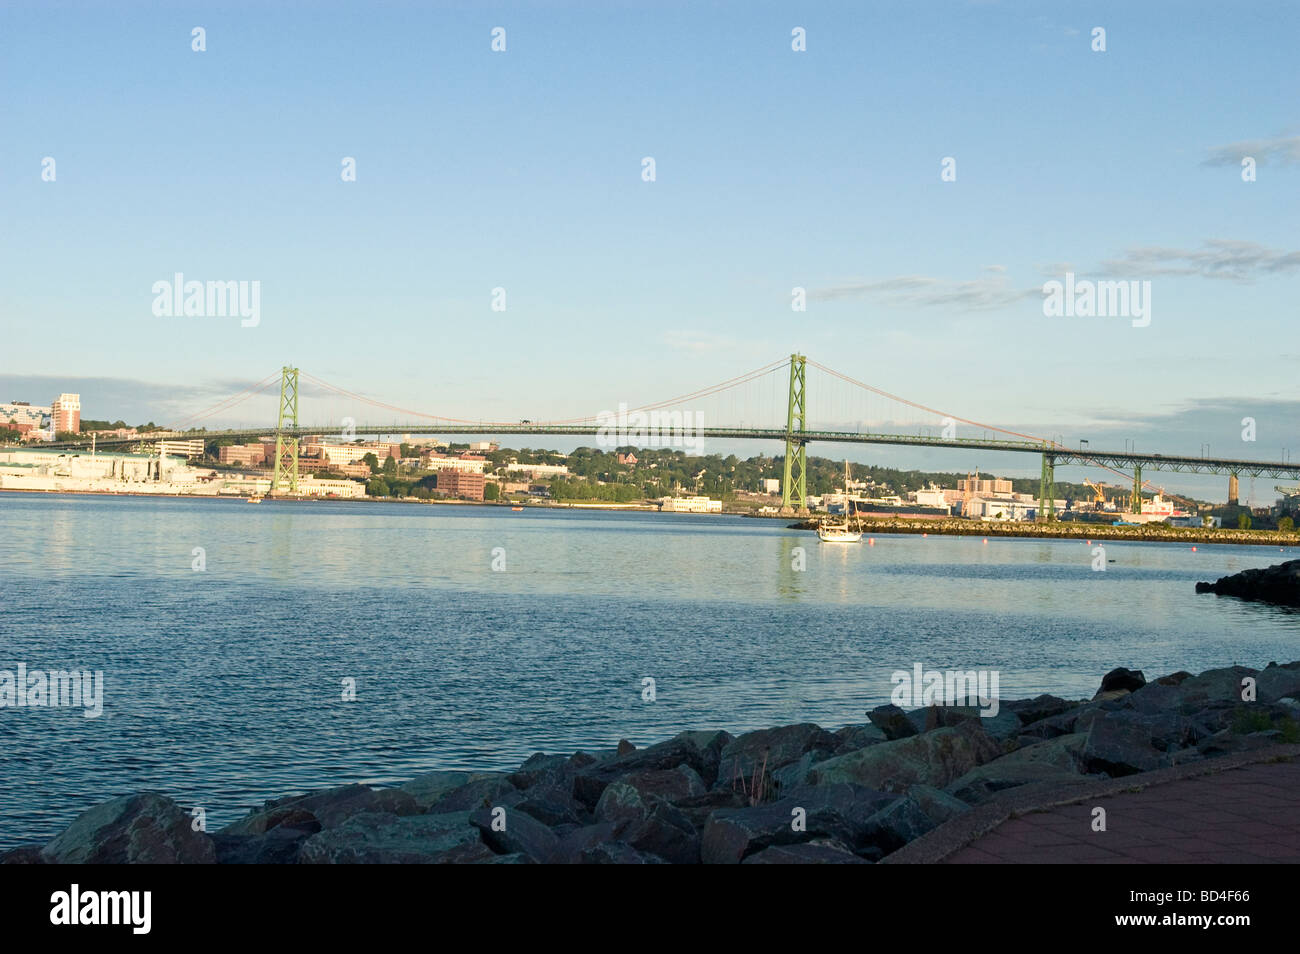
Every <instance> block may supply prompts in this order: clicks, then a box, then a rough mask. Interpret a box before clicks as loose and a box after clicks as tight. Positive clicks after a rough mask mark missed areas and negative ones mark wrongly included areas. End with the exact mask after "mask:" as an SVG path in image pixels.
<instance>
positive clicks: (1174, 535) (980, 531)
mask: <svg viewBox="0 0 1300 954" xmlns="http://www.w3.org/2000/svg"><path fill="white" fill-rule="evenodd" d="M860 525H861V527H862V532H863V533H864V534H866V533H910V534H923V535H929V534H934V535H935V536H957V537H1021V538H1024V539H1028V540H1036V539H1046V540H1053V539H1060V540H1126V541H1131V542H1134V543H1208V544H1214V543H1219V544H1233V545H1236V544H1243V545H1249V546H1275V547H1287V546H1292V547H1294V546H1300V532H1291V533H1285V532H1283V531H1281V530H1236V529H1229V528H1226V527H1225V528H1219V529H1205V528H1201V527H1170V526H1167V525H1165V524H1160V523H1148V524H1143V525H1141V526H1136V527H1135V526H1120V527H1117V526H1115V525H1113V524H1108V523H1065V522H1056V523H1009V522H1008V523H984V522H981V521H974V520H925V521H920V520H897V519H893V520H891V519H887V518H886V519H881V518H878V517H877V518H861V520H860ZM788 526H789V528H790V529H792V530H815V529H817V521H815V520H803V521H800V522H798V523H792V524H789V525H788Z"/></svg>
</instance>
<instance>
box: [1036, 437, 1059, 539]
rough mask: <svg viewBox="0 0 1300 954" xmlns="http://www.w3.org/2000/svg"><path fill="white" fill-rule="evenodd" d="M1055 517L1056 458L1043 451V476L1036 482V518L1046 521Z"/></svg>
mask: <svg viewBox="0 0 1300 954" xmlns="http://www.w3.org/2000/svg"><path fill="white" fill-rule="evenodd" d="M1055 517H1056V458H1055V457H1053V456H1052V455H1051V454H1049V453H1047V452H1046V451H1044V452H1043V476H1042V479H1041V480H1040V481H1039V484H1038V520H1039V522H1040V523H1046V522H1047V521H1048V520H1052V519H1054V518H1055Z"/></svg>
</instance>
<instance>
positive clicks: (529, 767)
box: [506, 752, 573, 789]
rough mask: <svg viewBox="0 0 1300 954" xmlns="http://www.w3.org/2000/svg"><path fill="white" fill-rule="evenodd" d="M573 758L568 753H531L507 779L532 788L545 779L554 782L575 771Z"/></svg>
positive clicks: (516, 784) (523, 787)
mask: <svg viewBox="0 0 1300 954" xmlns="http://www.w3.org/2000/svg"><path fill="white" fill-rule="evenodd" d="M571 758H572V757H571V756H567V755H547V754H546V753H545V752H538V753H536V754H534V755H530V756H529V757H528V758H527V759H526V760H525V761H524V763H523V764H522V765H520V766H519V768H517V769H516V770H515V771H513V772H511V773H510V774H509V775H507V776H506V781H508V782H509V783H510V784H511V785H513V786H514V787H515V788H519V789H526V788H531V787H532V786H534V785H536V784H538V783H539V782H543V781H545V782H550V783H554V782H556V781H558V780H559V779H560V778H562V777H563V776H564V775H565V773H566V772H572V771H573V767H572V765H571Z"/></svg>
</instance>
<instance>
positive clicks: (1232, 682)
mask: <svg viewBox="0 0 1300 954" xmlns="http://www.w3.org/2000/svg"><path fill="white" fill-rule="evenodd" d="M1258 675H1259V670H1256V669H1250V668H1249V667H1246V666H1229V667H1227V668H1224V669H1208V670H1206V671H1205V672H1203V673H1201V674H1200V675H1199V676H1192V677H1191V678H1190V679H1184V680H1183V681H1182V682H1181V683H1180V684H1179V685H1178V689H1179V690H1180V691H1181V693H1182V699H1183V707H1184V711H1195V710H1196V709H1199V708H1202V707H1204V706H1207V705H1211V704H1214V703H1229V702H1230V703H1232V704H1234V705H1236V704H1238V703H1241V702H1242V701H1243V700H1242V698H1241V693H1242V691H1243V686H1242V680H1243V679H1245V678H1246V677H1247V676H1256V677H1257V676H1258Z"/></svg>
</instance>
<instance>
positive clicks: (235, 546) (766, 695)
mask: <svg viewBox="0 0 1300 954" xmlns="http://www.w3.org/2000/svg"><path fill="white" fill-rule="evenodd" d="M875 539H876V543H875V545H874V546H868V545H867V544H866V542H865V541H864V543H863V544H861V545H859V546H830V545H823V544H819V543H818V541H817V539H816V536H815V535H814V534H811V533H805V532H799V531H794V530H787V529H786V528H785V524H784V523H783V522H780V521H767V520H751V519H745V518H739V517H717V516H692V515H687V514H658V513H615V512H581V511H553V510H541V509H529V510H525V511H524V512H521V513H515V512H511V511H510V510H508V509H505V508H495V507H493V508H487V507H455V506H421V505H404V504H382V503H352V504H349V503H342V502H335V503H331V502H317V503H292V504H291V503H275V502H272V501H269V500H268V501H266V502H264V503H262V504H260V505H258V506H249V505H247V504H246V503H243V502H242V501H229V500H199V499H156V498H143V497H91V496H61V495H28V494H13V493H8V494H6V493H0V670H10V671H13V670H15V669H16V668H17V666H18V664H19V663H25V664H26V665H27V667H28V669H29V670H35V669H45V670H49V669H74V668H75V669H88V670H102V671H103V672H104V677H105V683H106V689H105V695H104V711H103V715H102V716H101V717H99V718H95V719H87V718H84V717H83V715H82V713H81V710H79V709H69V708H64V709H51V708H24V709H12V708H3V709H0V776H2V777H3V778H4V781H5V785H4V786H3V788H2V789H0V848H4V847H12V846H13V845H16V844H20V843H27V842H33V841H42V840H44V839H46V838H48V837H49V836H51V835H53V834H55V833H57V832H58V831H59V830H61V829H62V828H63V827H65V826H66V825H67V824H68V823H69V822H70V821H71V820H72V819H73V818H74V817H75V815H76V814H77V813H78V812H80V811H81V810H83V809H85V808H87V807H89V806H90V805H93V804H95V803H96V802H99V801H103V800H104V799H107V798H110V797H113V796H115V795H119V794H123V793H127V792H134V791H140V790H144V789H157V790H160V791H163V792H166V793H167V794H170V795H171V796H172V797H174V798H176V799H177V801H179V802H180V803H181V804H182V805H185V806H187V807H188V806H192V805H200V806H203V807H204V808H205V809H206V810H207V812H208V822H209V827H210V828H215V827H218V826H220V825H223V824H226V823H228V822H230V821H233V820H234V819H235V818H237V817H238V816H240V815H242V814H243V813H244V812H246V811H247V810H248V809H249V808H250V807H252V806H254V805H256V804H259V803H260V802H261V800H263V799H265V798H270V797H275V796H279V795H283V794H288V793H292V792H296V791H306V790H308V789H312V788H320V787H325V786H330V785H335V784H341V783H344V782H351V781H362V782H369V783H383V782H391V781H397V780H401V779H405V778H409V777H410V776H412V775H415V774H418V773H420V772H422V771H428V770H431V769H435V768H504V767H510V766H513V765H515V764H517V763H518V762H519V761H521V760H522V759H523V758H525V757H527V756H528V755H529V754H531V753H533V752H535V751H538V750H545V751H552V752H572V751H574V750H577V749H579V748H588V749H590V748H605V747H609V746H611V745H613V744H614V743H615V742H617V740H618V739H619V738H628V739H631V740H632V741H634V742H636V743H637V744H638V745H641V744H647V743H650V742H654V741H657V740H660V739H662V738H666V737H667V736H669V735H672V734H675V733H676V732H678V731H680V730H681V729H684V728H712V727H719V728H726V729H729V730H731V731H733V732H734V731H737V730H743V729H748V728H755V727H760V726H767V725H773V724H778V723H785V722H794V721H805V720H807V721H815V722H818V723H821V724H822V725H825V726H828V727H831V728H835V727H838V726H841V725H844V724H846V723H860V722H863V721H865V716H864V713H865V710H866V709H868V708H871V707H872V706H875V705H878V704H880V703H882V702H886V701H888V698H889V694H890V690H891V688H892V685H891V683H890V678H889V677H890V673H892V672H893V671H895V670H897V669H907V670H910V669H911V667H912V665H913V664H914V663H918V662H919V663H922V664H924V665H925V666H926V667H927V668H936V669H956V668H960V669H995V670H997V671H998V672H999V674H1000V681H1001V686H1000V688H1001V695H1002V697H1003V698H1018V697H1022V696H1026V695H1033V694H1037V693H1039V692H1052V693H1057V694H1060V695H1066V696H1076V697H1078V696H1085V695H1091V694H1092V693H1093V692H1094V691H1095V689H1096V687H1097V685H1098V682H1099V680H1100V677H1101V675H1102V674H1103V673H1105V672H1106V671H1107V670H1109V669H1111V668H1113V667H1115V666H1118V665H1125V666H1130V667H1133V668H1140V669H1144V670H1146V672H1147V675H1148V677H1154V676H1158V675H1162V674H1164V673H1167V672H1172V671H1175V670H1178V669H1188V670H1192V671H1200V670H1202V669H1206V668H1210V667H1215V666H1222V665H1229V664H1231V663H1234V662H1239V663H1242V664H1246V665H1252V666H1262V665H1264V664H1265V663H1267V662H1268V661H1269V660H1274V659H1275V660H1278V661H1279V662H1281V661H1286V660H1291V659H1296V658H1300V616H1298V615H1296V614H1293V613H1291V612H1288V611H1285V610H1278V609H1273V608H1269V607H1266V606H1261V605H1252V604H1244V603H1240V602H1238V601H1234V600H1231V599H1222V598H1217V597H1214V596H1197V595H1196V594H1195V593H1194V592H1193V584H1194V583H1195V582H1196V581H1197V580H1199V579H1207V580H1208V579H1215V578H1217V577H1219V576H1222V575H1224V574H1225V573H1230V572H1235V571H1237V570H1240V569H1244V568H1247V567H1255V566H1266V565H1268V564H1270V563H1275V562H1278V561H1279V560H1282V559H1292V558H1295V556H1296V552H1295V551H1294V550H1288V551H1287V552H1286V553H1285V554H1284V553H1281V552H1279V551H1278V550H1277V549H1276V548H1267V547H1230V546H1208V545H1199V546H1198V549H1197V551H1196V552H1193V551H1192V550H1191V548H1190V546H1188V545H1186V544H1136V543H1119V542H1110V543H1107V544H1106V545H1105V547H1106V556H1107V558H1108V559H1110V560H1113V561H1114V562H1113V563H1109V564H1108V565H1107V570H1106V571H1105V572H1095V571H1093V570H1092V555H1091V547H1089V546H1088V545H1087V544H1086V543H1084V542H1083V541H1078V540H1041V541H1040V540H1032V541H1031V540H1016V539H1007V538H997V537H990V538H989V540H988V542H987V543H984V542H982V540H981V538H978V537H960V538H959V537H936V536H932V537H928V538H922V537H920V536H878V537H876V538H875ZM800 546H802V547H803V548H804V549H805V551H806V569H805V570H804V571H802V572H799V571H796V570H794V569H793V568H792V564H793V563H794V562H796V554H795V553H794V550H795V548H796V547H800ZM196 547H202V548H203V550H204V555H205V559H206V569H204V570H203V571H202V572H196V571H195V570H193V569H192V564H193V562H194V560H195V556H194V552H193V551H194V548H196ZM496 548H501V549H500V550H497V549H496ZM494 551H495V553H494ZM502 559H504V567H505V568H504V570H499V571H494V570H493V569H492V565H493V562H494V560H496V562H497V564H498V565H500V564H501V560H502ZM645 677H652V678H653V679H654V680H655V681H656V690H657V698H656V700H655V701H654V702H644V701H642V679H643V678H645ZM346 679H353V680H355V681H356V695H357V698H356V700H355V701H352V702H345V701H343V699H342V688H343V683H344V680H346Z"/></svg>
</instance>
